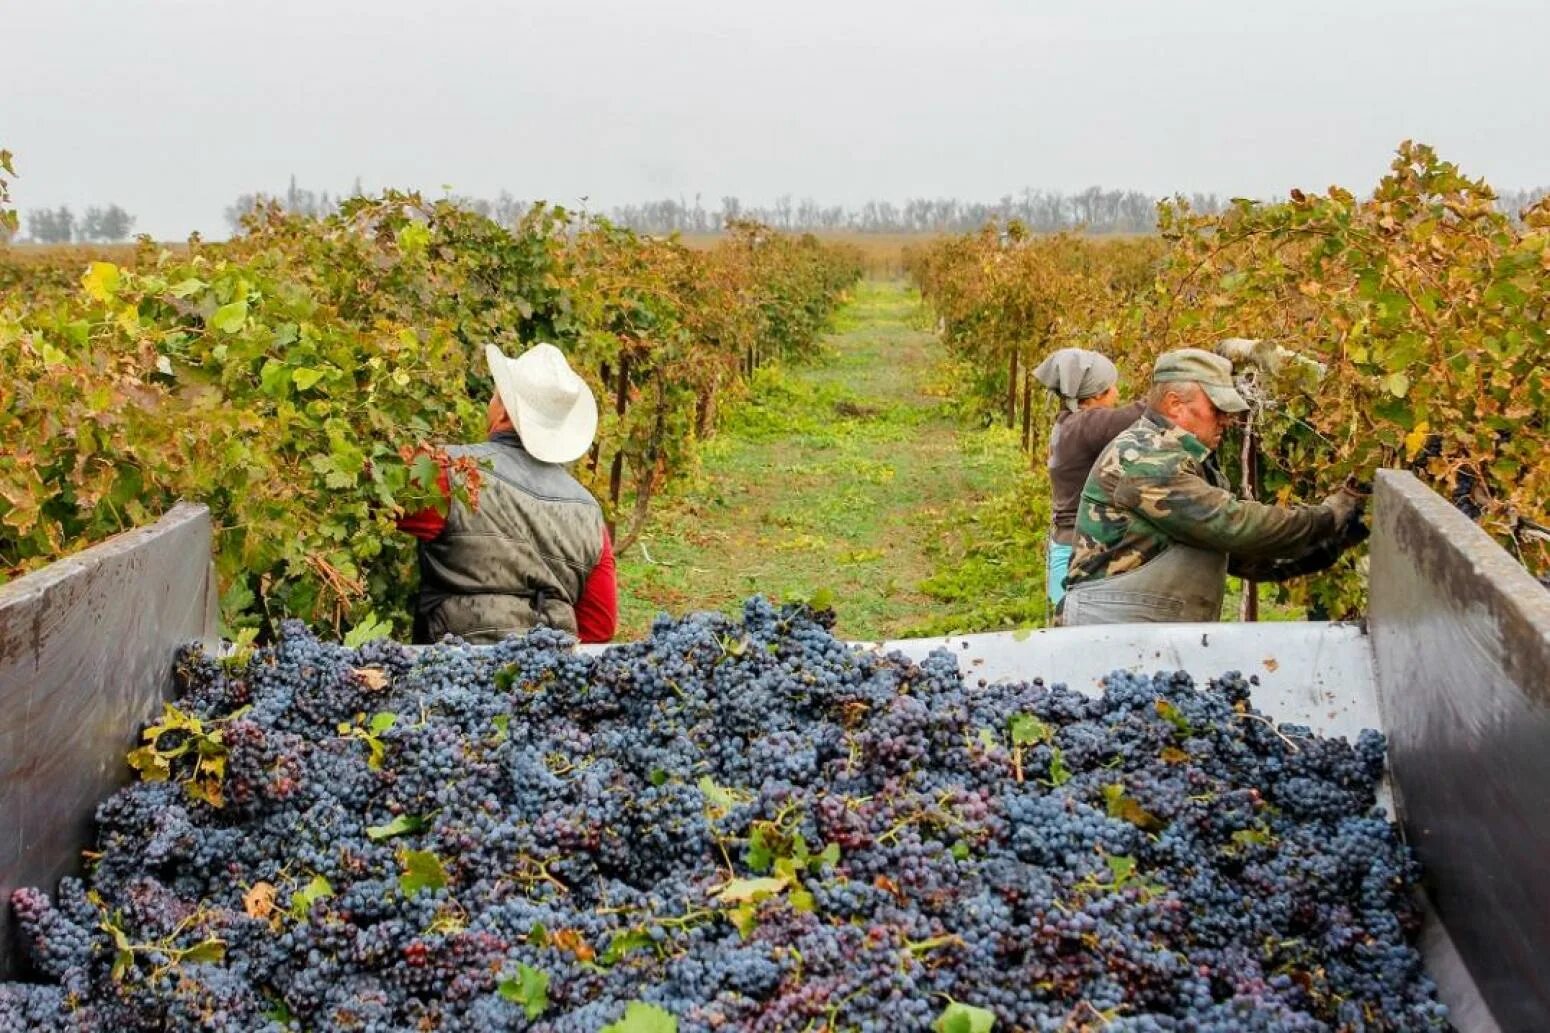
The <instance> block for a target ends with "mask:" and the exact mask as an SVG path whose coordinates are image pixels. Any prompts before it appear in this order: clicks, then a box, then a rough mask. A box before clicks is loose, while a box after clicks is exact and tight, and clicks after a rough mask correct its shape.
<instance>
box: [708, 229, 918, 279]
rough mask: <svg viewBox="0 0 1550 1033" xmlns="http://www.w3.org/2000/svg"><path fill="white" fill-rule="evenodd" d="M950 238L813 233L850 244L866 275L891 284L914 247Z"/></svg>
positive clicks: (712, 237)
mask: <svg viewBox="0 0 1550 1033" xmlns="http://www.w3.org/2000/svg"><path fill="white" fill-rule="evenodd" d="M945 235H947V234H940V233H858V232H856V231H854V230H842V231H837V232H835V231H822V230H818V231H814V233H813V236H815V237H817V238H818V239H819V240H822V241H824V242H826V243H835V244H849V245H851V246H852V247H855V248H858V249H859V250H860V251H861V254H862V259H863V261H864V262H865V264H866V272H867V275H868V276H870V277H872V278H873V279H880V280H891V279H897V278H899V277H902V276H903V275H904V254H905V252H906V251H907V250H908V249H909V248H912V247H924V246H925V245H928V244H930V243H931V242H932V241H934V240H938V239H940V238H941V237H942V236H945ZM682 239H683V242H684V243H685V244H688V245H689V246H690V247H701V248H707V247H711V246H713V245H714V244H715V243H716V242H717V241H719V240H721V239H722V234H719V233H686V234H684V235H683V238H682Z"/></svg>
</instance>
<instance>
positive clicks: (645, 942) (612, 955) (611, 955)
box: [598, 929, 656, 965]
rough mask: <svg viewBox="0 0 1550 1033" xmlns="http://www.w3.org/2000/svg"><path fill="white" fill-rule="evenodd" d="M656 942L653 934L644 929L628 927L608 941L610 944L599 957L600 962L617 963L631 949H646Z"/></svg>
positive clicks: (602, 963)
mask: <svg viewBox="0 0 1550 1033" xmlns="http://www.w3.org/2000/svg"><path fill="white" fill-rule="evenodd" d="M655 942H656V941H655V940H653V939H652V938H651V934H650V933H648V932H646V930H644V929H626V930H625V931H624V932H622V933H616V934H614V938H613V939H611V940H609V941H608V946H607V947H606V948H604V950H603V956H602V957H600V958H598V964H600V965H613V964H616V963H618V961H619V960H620V959H621V958H623V957H624V956H625V955H626V954H629V953H630V952H631V951H638V950H645V949H646V948H647V947H650V946H652V945H653V944H654V943H655Z"/></svg>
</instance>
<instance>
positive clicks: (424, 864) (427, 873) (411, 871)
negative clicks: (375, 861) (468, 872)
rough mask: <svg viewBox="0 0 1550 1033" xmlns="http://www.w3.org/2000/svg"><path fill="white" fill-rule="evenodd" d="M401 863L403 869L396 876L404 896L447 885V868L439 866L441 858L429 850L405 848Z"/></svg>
mask: <svg viewBox="0 0 1550 1033" xmlns="http://www.w3.org/2000/svg"><path fill="white" fill-rule="evenodd" d="M401 863H402V864H403V866H404V871H403V874H401V875H399V877H398V888H399V889H401V890H403V892H404V894H405V895H406V896H410V897H412V896H414V895H415V894H416V893H419V892H420V891H421V890H434V889H441V888H442V887H444V886H446V885H447V870H446V869H445V868H443V867H442V866H441V858H439V857H437V856H436V855H435V854H434V853H432V852H431V851H429V850H405V851H404V852H403V857H402V860H401Z"/></svg>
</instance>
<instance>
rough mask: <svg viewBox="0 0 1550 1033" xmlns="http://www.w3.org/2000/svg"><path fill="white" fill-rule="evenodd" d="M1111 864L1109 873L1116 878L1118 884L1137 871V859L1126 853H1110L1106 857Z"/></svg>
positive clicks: (1115, 882)
mask: <svg viewBox="0 0 1550 1033" xmlns="http://www.w3.org/2000/svg"><path fill="white" fill-rule="evenodd" d="M1104 860H1105V861H1106V862H1108V865H1109V874H1110V875H1112V876H1113V878H1114V884H1115V885H1116V886H1118V885H1121V884H1123V883H1124V882H1125V880H1126V879H1128V878H1130V877H1131V876H1132V875H1134V874H1135V873H1136V859H1135V858H1134V857H1127V856H1126V855H1124V854H1117V855H1110V856H1109V857H1106V858H1104Z"/></svg>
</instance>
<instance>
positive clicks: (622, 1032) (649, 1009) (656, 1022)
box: [598, 1001, 678, 1033]
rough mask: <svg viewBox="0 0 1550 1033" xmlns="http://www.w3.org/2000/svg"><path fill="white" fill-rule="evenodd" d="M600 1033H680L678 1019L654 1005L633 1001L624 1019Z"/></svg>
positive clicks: (610, 1024) (626, 1007)
mask: <svg viewBox="0 0 1550 1033" xmlns="http://www.w3.org/2000/svg"><path fill="white" fill-rule="evenodd" d="M598 1033H678V1019H676V1018H675V1017H674V1016H673V1013H672V1012H669V1011H664V1010H663V1009H661V1008H658V1007H657V1006H656V1005H654V1004H646V1003H645V1002H644V1001H631V1002H630V1003H629V1004H628V1005H626V1006H625V1009H624V1018H622V1019H620V1020H619V1021H618V1022H611V1023H609V1024H608V1025H606V1026H604V1027H603V1028H602V1029H600V1030H598Z"/></svg>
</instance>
